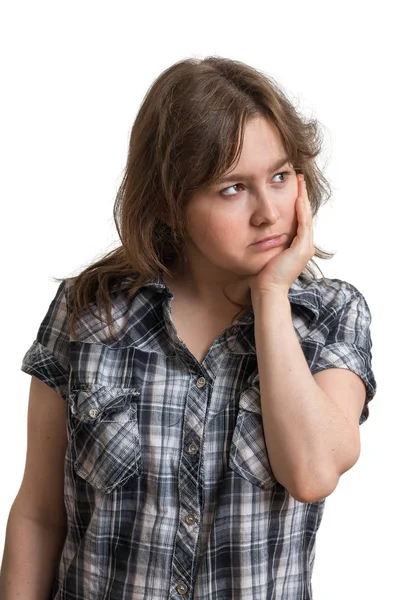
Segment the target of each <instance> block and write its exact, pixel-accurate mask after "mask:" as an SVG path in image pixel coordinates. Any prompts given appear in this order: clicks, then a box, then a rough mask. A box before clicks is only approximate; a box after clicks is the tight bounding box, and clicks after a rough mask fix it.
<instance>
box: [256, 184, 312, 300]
mask: <svg viewBox="0 0 398 600" xmlns="http://www.w3.org/2000/svg"><path fill="white" fill-rule="evenodd" d="M297 179H298V196H297V200H296V214H297V233H296V236H295V238H294V239H293V241H292V243H291V244H290V246H289V248H287V249H286V250H284V251H283V252H282V253H281V254H278V256H275V257H274V258H272V259H271V260H270V261H269V262H268V263H267V264H266V265H265V267H264V269H262V270H261V271H260V273H258V275H256V276H254V277H251V278H250V280H249V285H250V289H251V294H252V296H253V294H255V295H257V294H261V293H264V292H275V291H278V292H283V293H284V294H287V293H288V291H289V289H290V286H291V285H292V283H293V281H294V280H295V279H297V277H298V276H299V275H300V273H301V272H302V271H303V270H304V268H305V266H306V265H307V263H308V261H309V260H310V258H312V257H313V256H314V253H315V248H314V243H313V223H312V210H311V205H310V202H309V200H308V195H307V188H306V185H305V181H304V175H297Z"/></svg>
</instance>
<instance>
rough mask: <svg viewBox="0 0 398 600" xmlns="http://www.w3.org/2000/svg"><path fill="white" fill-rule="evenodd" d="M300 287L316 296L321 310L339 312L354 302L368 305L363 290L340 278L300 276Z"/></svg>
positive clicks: (322, 311)
mask: <svg viewBox="0 0 398 600" xmlns="http://www.w3.org/2000/svg"><path fill="white" fill-rule="evenodd" d="M299 282H300V284H299V285H300V288H301V289H302V290H303V291H304V292H305V293H306V294H309V295H312V296H313V297H314V299H315V298H316V300H317V303H318V307H319V312H320V313H330V311H335V312H339V311H340V310H341V309H343V308H345V307H348V306H350V305H351V304H353V303H358V302H360V303H363V304H364V305H365V306H367V303H366V300H365V298H364V296H363V294H362V292H361V291H360V290H359V289H358V288H357V287H356V286H355V285H353V284H352V283H350V282H348V281H344V280H342V279H338V278H330V277H324V278H323V279H310V278H307V277H300V278H299Z"/></svg>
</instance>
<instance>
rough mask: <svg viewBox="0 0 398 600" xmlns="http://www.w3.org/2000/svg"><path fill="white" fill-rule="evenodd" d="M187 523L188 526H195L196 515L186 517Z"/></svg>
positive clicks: (189, 514)
mask: <svg viewBox="0 0 398 600" xmlns="http://www.w3.org/2000/svg"><path fill="white" fill-rule="evenodd" d="M185 523H186V524H187V525H193V524H194V523H196V517H195V515H193V514H192V513H188V514H187V516H186V517H185Z"/></svg>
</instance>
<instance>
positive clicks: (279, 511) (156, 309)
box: [1, 57, 376, 600]
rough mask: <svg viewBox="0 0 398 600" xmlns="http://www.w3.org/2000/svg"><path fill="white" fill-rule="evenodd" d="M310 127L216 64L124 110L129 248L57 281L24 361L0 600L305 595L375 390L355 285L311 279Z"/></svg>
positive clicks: (233, 65)
mask: <svg viewBox="0 0 398 600" xmlns="http://www.w3.org/2000/svg"><path fill="white" fill-rule="evenodd" d="M319 140H320V136H319V129H318V126H317V123H316V121H314V120H312V121H306V120H305V119H304V118H302V117H301V116H300V115H299V114H298V112H297V111H296V110H295V108H294V107H293V106H292V105H291V103H290V102H289V100H288V99H287V97H286V95H285V94H284V93H283V91H282V90H281V89H280V88H279V86H278V85H277V84H276V83H275V82H274V81H273V80H271V79H270V78H268V77H266V76H265V75H264V74H262V73H260V72H258V71H256V70H255V69H253V68H251V67H249V66H247V65H245V64H243V63H240V62H238V61H232V60H228V59H223V58H218V57H209V58H207V59H205V60H194V59H189V60H183V61H181V62H178V63H177V64H175V65H173V66H171V67H170V68H169V69H167V70H166V71H165V72H164V73H162V74H161V75H160V76H159V77H158V79H157V80H156V81H155V82H154V84H153V85H152V87H151V88H150V90H149V92H148V94H147V95H146V97H145V99H144V101H143V104H142V106H141V108H140V110H139V112H138V116H137V118H136V120H135V123H134V126H133V129H132V134H131V141H130V148H129V154H128V160H127V167H126V172H125V176H124V180H123V182H122V185H121V187H120V190H119V193H118V196H117V199H116V204H115V221H116V225H117V228H118V232H119V235H120V239H121V245H120V247H119V248H117V249H116V250H114V251H112V252H111V253H109V254H108V255H106V256H105V257H104V258H103V259H102V260H100V261H98V262H96V263H95V264H93V265H91V266H89V267H88V268H86V269H85V270H84V271H83V272H82V273H81V274H80V275H79V276H77V277H69V278H65V279H62V280H59V281H61V283H60V284H59V288H58V290H57V293H56V295H55V297H54V299H53V301H52V303H51V305H50V307H49V309H48V311H47V314H46V315H45V317H44V319H43V321H42V324H41V326H40V329H39V331H38V334H37V338H36V340H35V341H34V342H33V344H32V346H31V347H30V348H29V350H28V351H27V352H26V354H25V357H24V359H23V365H22V370H23V371H25V372H26V373H29V374H30V375H32V381H31V391H30V399H29V417H28V421H29V425H28V427H29V428H28V451H27V460H26V469H25V474H24V478H23V482H22V485H21V488H20V490H19V492H18V494H17V497H16V499H15V502H14V504H13V506H12V508H11V512H10V517H9V521H8V527H7V535H6V544H5V551H4V560H3V568H2V574H1V594H2V595H1V598H2V600H14V599H16V598H20V597H23V598H24V600H29V599H39V598H40V599H43V598H49V597H51V598H56V599H57V600H72V599H73V600H75V599H79V600H94V599H95V600H99V599H101V600H102V599H107V600H127V599H128V600H144V599H145V600H148V599H151V600H166V599H171V598H174V599H177V598H191V599H192V598H194V599H200V600H210V599H211V600H221V599H223V600H231V599H234V600H254V599H260V598H261V600H266V599H269V600H271V599H272V600H299V599H300V600H309V599H311V598H312V591H311V575H312V570H313V564H314V557H315V537H316V533H317V530H318V528H319V525H320V521H321V518H322V513H323V509H324V503H325V498H326V497H327V496H328V495H329V494H331V493H332V492H333V490H334V489H335V488H336V485H337V483H338V481H339V477H340V476H341V475H342V474H343V473H345V472H346V471H347V470H348V469H350V468H351V467H352V466H353V465H354V464H355V463H356V461H357V460H358V457H359V454H360V432H359V425H360V424H361V423H363V422H364V421H365V420H366V419H367V417H368V403H369V401H370V400H371V399H372V398H373V397H374V395H375V391H376V383H375V379H374V375H373V372H372V366H371V345H372V344H371V336H370V327H369V326H370V322H371V315H370V312H369V307H368V305H367V303H366V301H365V299H364V297H363V296H362V294H361V293H360V292H359V291H358V290H357V289H356V288H355V287H354V286H353V285H351V284H350V283H347V282H344V281H341V280H339V279H330V278H329V279H327V278H324V277H323V278H322V279H316V277H315V273H314V271H313V269H312V268H311V266H310V263H311V261H312V257H313V256H314V255H315V256H317V257H320V258H327V257H328V256H330V255H328V254H327V253H325V252H323V251H321V250H320V249H318V248H316V247H315V246H314V242H313V225H312V218H313V216H314V215H315V214H316V213H317V211H318V209H319V207H320V206H321V204H323V203H324V202H325V201H326V200H327V198H328V191H329V186H328V183H327V181H326V180H325V178H324V176H323V175H322V173H321V172H320V170H319V168H318V167H317V165H316V162H315V159H316V158H317V156H318V154H319V152H320V147H321V144H320V141H319Z"/></svg>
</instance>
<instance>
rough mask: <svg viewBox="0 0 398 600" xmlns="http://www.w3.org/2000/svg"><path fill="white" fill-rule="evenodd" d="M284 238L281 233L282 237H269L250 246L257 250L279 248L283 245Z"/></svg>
mask: <svg viewBox="0 0 398 600" xmlns="http://www.w3.org/2000/svg"><path fill="white" fill-rule="evenodd" d="M283 236H284V234H283V233H281V234H280V235H269V236H268V237H266V238H263V239H262V240H259V241H258V242H254V244H250V246H251V247H252V248H255V249H257V250H267V249H268V248H276V247H277V246H280V245H281V243H282V241H283Z"/></svg>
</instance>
